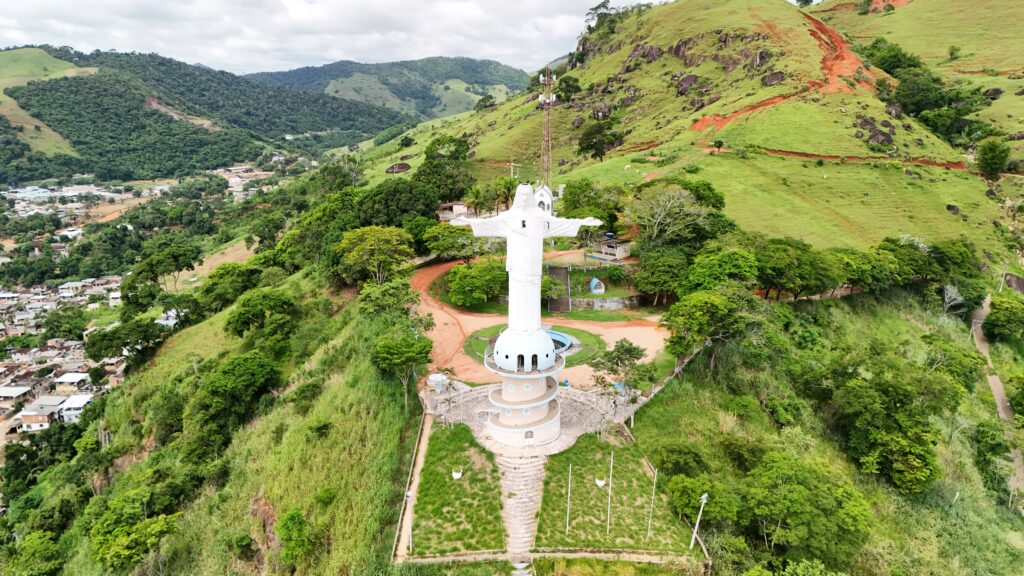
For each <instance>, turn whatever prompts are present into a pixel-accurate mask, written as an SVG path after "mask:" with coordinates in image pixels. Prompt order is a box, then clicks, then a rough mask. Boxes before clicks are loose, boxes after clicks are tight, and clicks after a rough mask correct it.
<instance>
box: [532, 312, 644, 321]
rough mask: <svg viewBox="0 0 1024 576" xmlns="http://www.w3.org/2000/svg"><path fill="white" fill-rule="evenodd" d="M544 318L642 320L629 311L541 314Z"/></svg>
mask: <svg viewBox="0 0 1024 576" xmlns="http://www.w3.org/2000/svg"><path fill="white" fill-rule="evenodd" d="M541 315H542V316H544V317H546V318H552V319H558V318H566V319H568V320H589V321H591V322H627V321H629V320H636V319H638V318H643V314H640V313H639V312H635V311H631V310H573V311H571V312H551V313H547V314H543V313H542V314H541Z"/></svg>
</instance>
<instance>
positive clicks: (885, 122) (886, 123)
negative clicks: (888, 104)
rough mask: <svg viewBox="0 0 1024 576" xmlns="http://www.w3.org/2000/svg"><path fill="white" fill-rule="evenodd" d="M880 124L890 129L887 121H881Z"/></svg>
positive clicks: (890, 125)
mask: <svg viewBox="0 0 1024 576" xmlns="http://www.w3.org/2000/svg"><path fill="white" fill-rule="evenodd" d="M880 124H881V125H882V126H885V127H886V128H892V122H889V121H888V120H882V121H881V122H880Z"/></svg>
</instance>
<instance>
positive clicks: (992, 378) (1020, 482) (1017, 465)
mask: <svg viewBox="0 0 1024 576" xmlns="http://www.w3.org/2000/svg"><path fill="white" fill-rule="evenodd" d="M991 304H992V295H991V294H990V295H988V296H987V297H985V302H984V304H982V306H981V308H979V309H977V310H975V311H974V314H972V315H971V331H972V332H973V333H974V345H975V346H977V347H978V351H979V352H981V354H982V356H984V357H985V361H986V362H988V368H989V370H988V375H987V378H988V387H989V388H990V389H991V390H992V397H993V398H995V401H996V412H997V413H998V414H999V418H1000V419H1002V420H1003V422H1005V423H1012V422H1013V409H1012V408H1010V400H1009V398H1007V397H1006V388H1005V387H1004V386H1003V381H1002V380H1001V379H1000V378H999V374H998V373H997V372H996V370H995V366H993V365H992V357H991V356H989V353H988V337H987V336H985V331H984V330H982V329H981V325H982V323H984V322H985V318H986V317H988V313H989V312H990V311H991ZM1010 457H1011V458H1012V459H1013V470H1014V472H1013V478H1011V479H1010V485H1011V486H1015V487H1016V488H1017V490H1018V491H1020V490H1022V489H1024V458H1022V457H1021V451H1020V449H1019V448H1012V449H1011V450H1010Z"/></svg>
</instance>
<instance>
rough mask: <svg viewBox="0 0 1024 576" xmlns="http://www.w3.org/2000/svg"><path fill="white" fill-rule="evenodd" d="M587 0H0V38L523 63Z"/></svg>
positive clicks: (210, 54) (556, 50) (289, 64)
mask: <svg viewBox="0 0 1024 576" xmlns="http://www.w3.org/2000/svg"><path fill="white" fill-rule="evenodd" d="M596 3H597V0H476V1H472V0H163V1H147V0H2V2H0V4H2V6H3V9H2V10H0V46H14V45H22V44H44V43H46V44H54V45H58V46H61V45H70V46H73V47H75V48H77V49H79V50H83V51H91V50H94V49H100V50H107V49H116V50H124V51H139V52H157V53H160V54H163V55H165V56H170V57H172V58H177V59H179V60H183V61H186V62H191V63H194V62H201V63H203V64H206V65H208V66H212V67H214V68H218V69H222V70H229V71H231V72H236V73H244V72H258V71H264V70H284V69H290V68H297V67H299V66H311V65H319V64H325V63H328V62H334V61H337V60H357V61H361V62H388V61H392V60H407V59H415V58H422V57H425V56H471V57H476V58H490V59H494V60H498V61H500V62H503V63H505V64H510V65H512V66H516V67H519V68H522V69H524V70H535V69H537V68H539V67H541V66H543V65H544V64H546V63H547V62H549V61H550V60H552V59H554V58H556V57H558V56H560V55H562V54H565V53H566V52H569V51H570V50H572V49H573V48H574V47H575V45H576V37H577V35H578V34H579V33H580V31H581V30H582V29H583V26H584V24H583V18H584V14H585V13H586V11H587V9H588V8H590V7H591V6H592V5H594V4H596ZM627 3H628V2H627V1H626V0H619V1H613V2H612V4H613V5H623V4H627Z"/></svg>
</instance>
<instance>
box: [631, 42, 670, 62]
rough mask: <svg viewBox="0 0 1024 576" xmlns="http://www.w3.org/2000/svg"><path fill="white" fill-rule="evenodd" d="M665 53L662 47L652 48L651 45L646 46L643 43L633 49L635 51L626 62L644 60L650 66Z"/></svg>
mask: <svg viewBox="0 0 1024 576" xmlns="http://www.w3.org/2000/svg"><path fill="white" fill-rule="evenodd" d="M663 53H664V51H663V50H662V49H661V46H651V45H650V44H644V43H642V42H641V43H640V44H637V45H636V46H634V47H633V51H632V52H630V53H629V56H627V57H626V62H630V61H632V60H636V59H637V58H643V59H644V60H646V61H647V63H648V64H650V63H651V62H654V61H655V60H657V59H658V58H661V55H662V54H663Z"/></svg>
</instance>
